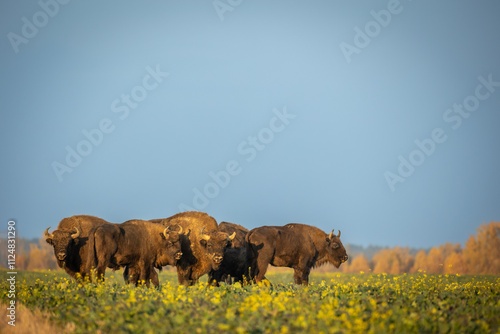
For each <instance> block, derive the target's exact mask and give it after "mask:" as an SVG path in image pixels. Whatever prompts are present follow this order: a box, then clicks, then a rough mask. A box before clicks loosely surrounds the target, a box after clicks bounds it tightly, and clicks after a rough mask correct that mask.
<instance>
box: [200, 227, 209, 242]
mask: <svg viewBox="0 0 500 334" xmlns="http://www.w3.org/2000/svg"><path fill="white" fill-rule="evenodd" d="M204 229H205V227H203V228H202V229H201V231H200V237H202V238H203V239H205V240H206V241H208V240H210V236H209V235H206V234H204V233H203V230H204Z"/></svg>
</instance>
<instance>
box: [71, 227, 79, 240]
mask: <svg viewBox="0 0 500 334" xmlns="http://www.w3.org/2000/svg"><path fill="white" fill-rule="evenodd" d="M75 230H76V233H73V234H72V235H71V237H72V238H73V239H76V238H78V237H79V236H80V230H79V229H78V227H76V226H75Z"/></svg>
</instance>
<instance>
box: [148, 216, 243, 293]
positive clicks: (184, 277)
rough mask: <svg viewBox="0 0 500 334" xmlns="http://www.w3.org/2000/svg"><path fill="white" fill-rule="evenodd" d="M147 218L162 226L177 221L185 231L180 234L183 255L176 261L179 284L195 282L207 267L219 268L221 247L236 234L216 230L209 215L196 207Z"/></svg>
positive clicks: (174, 223) (207, 269) (214, 222)
mask: <svg viewBox="0 0 500 334" xmlns="http://www.w3.org/2000/svg"><path fill="white" fill-rule="evenodd" d="M151 222H153V223H156V224H161V225H163V226H171V225H179V226H182V227H183V229H184V231H189V232H187V233H186V234H184V235H183V236H181V246H182V254H183V255H182V257H181V259H180V260H179V261H178V262H177V265H176V266H177V278H178V280H179V284H182V285H193V284H196V283H197V282H198V279H199V278H200V277H201V276H203V275H205V274H207V273H208V272H209V271H210V270H212V269H213V270H217V269H219V266H220V264H221V262H222V259H223V258H224V249H225V248H226V247H227V246H228V245H229V243H230V242H231V241H232V240H233V239H234V237H235V235H236V234H232V235H228V234H227V233H224V232H220V231H219V230H218V227H217V221H216V220H215V219H214V218H213V217H211V216H209V215H208V214H206V213H203V212H198V211H188V212H181V213H178V214H176V215H174V216H172V217H169V218H165V219H153V220H151Z"/></svg>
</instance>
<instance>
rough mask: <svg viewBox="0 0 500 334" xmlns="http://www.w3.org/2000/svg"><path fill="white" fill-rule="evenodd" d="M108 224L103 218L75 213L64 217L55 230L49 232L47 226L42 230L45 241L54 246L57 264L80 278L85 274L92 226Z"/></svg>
mask: <svg viewBox="0 0 500 334" xmlns="http://www.w3.org/2000/svg"><path fill="white" fill-rule="evenodd" d="M104 224H110V223H108V222H107V221H105V220H104V219H101V218H97V217H94V216H87V215H77V216H72V217H68V218H64V219H63V220H61V222H60V223H59V226H58V227H57V229H56V230H55V231H53V232H52V233H49V229H50V227H49V228H47V229H46V230H45V232H44V234H43V235H44V237H45V241H47V243H49V244H50V245H52V247H54V254H55V256H56V260H57V264H58V266H59V267H60V268H63V269H64V270H65V271H66V272H67V273H68V274H69V275H70V276H71V277H73V278H75V279H76V278H77V277H78V275H81V277H82V278H85V276H87V273H86V272H85V269H86V266H87V256H88V247H87V241H88V236H89V232H90V230H91V229H92V228H94V227H96V226H100V225H104Z"/></svg>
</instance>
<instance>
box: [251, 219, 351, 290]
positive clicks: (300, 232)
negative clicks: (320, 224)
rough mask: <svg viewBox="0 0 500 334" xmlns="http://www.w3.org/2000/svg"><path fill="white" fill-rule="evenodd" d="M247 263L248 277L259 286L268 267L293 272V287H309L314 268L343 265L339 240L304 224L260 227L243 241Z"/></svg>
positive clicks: (345, 256) (345, 258)
mask: <svg viewBox="0 0 500 334" xmlns="http://www.w3.org/2000/svg"><path fill="white" fill-rule="evenodd" d="M246 240H247V242H248V245H249V259H250V261H251V269H250V277H251V278H252V279H255V281H256V282H260V281H261V280H262V279H263V278H264V275H265V273H266V271H267V267H268V265H269V264H271V265H273V266H276V267H289V268H293V269H294V280H295V283H296V284H303V285H308V284H309V273H310V271H311V268H312V267H314V266H315V265H320V264H323V263H325V262H331V263H333V265H334V266H336V267H337V268H338V267H339V266H340V265H341V264H342V263H343V262H345V261H347V258H348V257H347V253H346V251H345V248H344V246H343V245H342V242H341V241H340V238H339V237H338V236H336V235H333V231H332V233H331V234H330V235H328V234H326V233H325V232H323V231H321V230H320V229H318V228H316V227H314V226H310V225H305V224H287V225H285V226H262V227H258V228H255V229H253V230H251V231H250V232H249V233H248V234H247V237H246Z"/></svg>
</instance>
